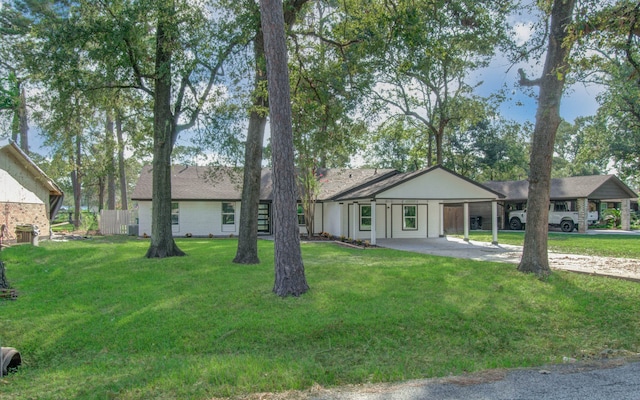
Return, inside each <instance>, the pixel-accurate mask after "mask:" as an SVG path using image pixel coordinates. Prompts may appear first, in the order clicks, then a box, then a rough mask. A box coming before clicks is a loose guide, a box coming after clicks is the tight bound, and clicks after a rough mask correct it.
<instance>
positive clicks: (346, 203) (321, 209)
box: [132, 166, 502, 244]
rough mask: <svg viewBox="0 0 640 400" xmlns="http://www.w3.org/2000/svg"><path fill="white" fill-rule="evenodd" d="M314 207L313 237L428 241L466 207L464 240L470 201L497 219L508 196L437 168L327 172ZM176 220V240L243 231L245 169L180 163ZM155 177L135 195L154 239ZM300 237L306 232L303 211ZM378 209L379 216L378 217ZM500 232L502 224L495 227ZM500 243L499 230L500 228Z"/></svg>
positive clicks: (265, 187)
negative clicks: (450, 209)
mask: <svg viewBox="0 0 640 400" xmlns="http://www.w3.org/2000/svg"><path fill="white" fill-rule="evenodd" d="M271 178H272V177H271V170H269V169H264V170H263V171H262V183H261V192H260V206H259V216H258V229H259V233H262V234H270V233H272V232H273V229H274V228H273V226H272V224H271V220H272V219H271V213H272V212H273V210H272V207H271V203H272V184H271ZM317 179H318V181H319V192H318V194H317V202H316V204H315V216H314V230H315V232H313V233H314V234H317V233H320V232H327V233H330V234H332V235H335V236H344V237H350V238H352V239H362V240H369V241H370V242H371V243H372V244H375V243H376V239H379V238H427V237H438V236H443V235H444V233H445V223H444V220H445V217H444V216H445V210H446V207H447V206H448V205H460V206H461V207H462V209H463V210H464V215H465V217H464V218H463V220H462V221H461V223H462V222H463V221H464V232H465V238H468V231H469V214H468V210H469V204H470V203H473V202H487V201H488V202H490V204H492V205H493V206H492V207H493V208H492V209H493V210H494V211H495V212H494V214H493V217H492V219H494V220H495V219H496V218H497V201H498V199H500V198H501V197H502V195H501V194H499V193H497V192H495V191H493V190H491V189H488V188H486V187H484V186H482V185H480V184H478V183H476V182H473V181H471V180H469V179H466V178H464V177H462V176H460V175H457V174H455V173H454V172H452V171H449V170H447V169H446V168H443V167H440V166H436V167H432V168H428V169H424V170H420V171H416V172H411V173H399V172H398V171H396V170H390V169H320V170H319V171H318V172H317ZM171 190H172V223H173V233H174V235H175V236H208V235H212V236H228V235H237V234H238V233H239V229H240V227H239V221H240V207H241V194H242V172H241V171H239V170H236V169H231V168H213V169H212V168H209V167H193V166H191V167H185V166H174V167H173V170H172V189H171ZM151 193H152V173H151V168H150V167H149V166H147V167H145V168H144V169H143V171H142V173H141V175H140V179H139V180H138V183H137V185H136V188H135V190H134V192H133V195H132V200H134V201H137V202H138V218H139V230H138V232H139V234H140V235H144V234H147V235H150V234H151V206H152V202H151ZM298 209H299V210H298V221H299V226H300V232H301V233H302V234H306V233H307V232H306V228H305V224H304V215H303V213H302V208H301V207H298ZM374 210H375V212H374ZM494 226H496V227H497V224H495V223H494ZM493 234H494V238H493V240H494V242H497V229H495V230H494V232H493Z"/></svg>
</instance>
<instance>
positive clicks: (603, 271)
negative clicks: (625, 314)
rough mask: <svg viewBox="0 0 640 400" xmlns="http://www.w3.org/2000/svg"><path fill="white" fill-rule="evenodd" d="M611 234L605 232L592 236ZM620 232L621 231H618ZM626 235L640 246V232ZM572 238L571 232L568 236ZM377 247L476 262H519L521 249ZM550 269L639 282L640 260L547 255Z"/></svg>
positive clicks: (446, 241)
mask: <svg viewBox="0 0 640 400" xmlns="http://www.w3.org/2000/svg"><path fill="white" fill-rule="evenodd" d="M598 233H608V232H606V231H600V232H591V234H598ZM617 233H619V231H618V232H617ZM625 233H626V234H631V235H637V236H638V242H639V243H640V232H638V231H633V232H630V231H627V232H625ZM568 235H570V233H569V234H568ZM377 245H378V246H380V247H386V248H389V249H396V250H404V251H412V252H415V253H423V254H431V255H436V256H444V257H455V258H467V259H471V260H477V261H493V262H504V263H510V264H518V263H520V259H521V258H522V246H513V245H508V244H498V245H494V244H491V243H487V242H476V241H473V240H470V241H464V240H463V239H460V238H456V237H442V238H429V239H378V240H377ZM548 256H549V267H550V268H552V269H557V270H565V271H572V272H578V273H583V274H590V275H602V276H609V277H616V278H623V279H628V280H634V281H638V282H640V260H635V259H629V258H615V257H596V256H586V255H580V254H562V253H552V252H549V253H548Z"/></svg>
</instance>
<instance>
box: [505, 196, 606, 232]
mask: <svg viewBox="0 0 640 400" xmlns="http://www.w3.org/2000/svg"><path fill="white" fill-rule="evenodd" d="M597 221H598V212H597V211H589V214H588V216H587V222H588V223H589V225H591V224H594V223H596V222H597ZM526 223H527V210H515V211H510V212H509V228H511V230H520V229H524V226H525V224H526ZM549 225H551V226H559V227H560V229H562V232H573V230H574V229H577V228H578V212H577V211H570V210H569V207H568V205H567V203H566V202H564V201H561V202H551V203H550V204H549Z"/></svg>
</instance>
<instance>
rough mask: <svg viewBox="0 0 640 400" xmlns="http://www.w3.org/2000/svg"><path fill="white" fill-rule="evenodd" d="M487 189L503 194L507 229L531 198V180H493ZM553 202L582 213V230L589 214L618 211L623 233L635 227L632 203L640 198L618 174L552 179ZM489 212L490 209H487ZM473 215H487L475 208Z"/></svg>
mask: <svg viewBox="0 0 640 400" xmlns="http://www.w3.org/2000/svg"><path fill="white" fill-rule="evenodd" d="M484 185H485V186H486V187H488V188H490V189H492V190H494V191H496V192H499V193H503V194H504V195H505V197H504V198H503V199H502V200H501V203H502V204H501V208H502V210H503V212H502V218H501V219H502V222H501V227H502V228H503V229H504V228H505V227H506V223H507V222H508V218H507V217H508V212H509V211H510V210H520V209H523V208H525V207H526V204H527V199H528V196H529V182H528V181H526V180H525V181H499V182H498V181H492V182H487V183H485V184H484ZM549 194H550V201H552V202H554V201H555V202H558V201H564V202H567V203H568V204H569V205H570V207H571V210H572V211H577V212H578V231H579V232H580V233H585V232H587V230H588V226H589V224H588V222H587V216H588V213H589V211H598V216H599V218H600V219H602V212H603V211H604V210H606V209H607V208H616V209H618V210H620V214H621V220H622V221H621V222H622V223H621V228H622V230H629V229H630V227H631V201H632V200H635V199H637V197H638V195H637V194H636V193H635V192H634V191H633V190H631V189H630V188H629V187H628V186H627V185H626V184H625V183H624V182H622V181H621V180H620V179H619V178H618V177H616V176H615V175H590V176H574V177H569V178H554V179H552V180H551V188H550V193H549ZM485 209H486V206H485ZM473 212H475V213H477V214H480V215H482V214H483V213H485V214H486V211H483V210H482V208H474V209H473Z"/></svg>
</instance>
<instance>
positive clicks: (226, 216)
mask: <svg viewBox="0 0 640 400" xmlns="http://www.w3.org/2000/svg"><path fill="white" fill-rule="evenodd" d="M235 223H236V210H235V205H234V204H233V203H222V225H235Z"/></svg>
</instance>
